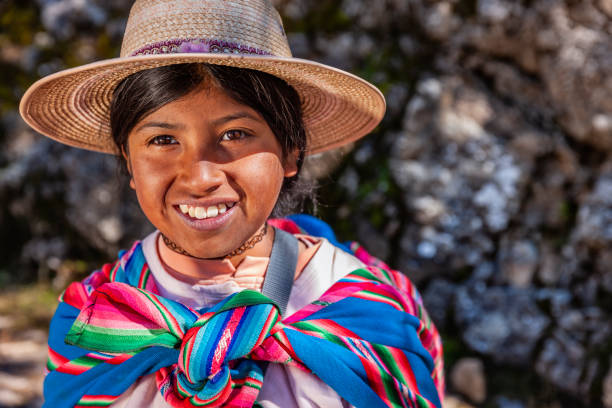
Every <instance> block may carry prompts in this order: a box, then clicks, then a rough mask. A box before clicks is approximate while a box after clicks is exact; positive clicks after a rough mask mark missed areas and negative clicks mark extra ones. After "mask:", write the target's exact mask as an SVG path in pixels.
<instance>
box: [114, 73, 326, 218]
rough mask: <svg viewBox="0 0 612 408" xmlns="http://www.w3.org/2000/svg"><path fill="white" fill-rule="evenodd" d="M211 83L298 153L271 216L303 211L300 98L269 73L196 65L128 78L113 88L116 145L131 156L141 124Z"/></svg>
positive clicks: (307, 190) (305, 185)
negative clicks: (135, 132) (250, 110)
mask: <svg viewBox="0 0 612 408" xmlns="http://www.w3.org/2000/svg"><path fill="white" fill-rule="evenodd" d="M207 81H212V82H213V83H214V84H216V85H218V86H220V87H221V88H222V89H223V90H225V91H226V92H227V93H228V94H229V95H230V96H231V97H232V98H234V99H235V100H236V101H238V102H240V103H243V104H245V105H247V106H249V107H251V108H253V109H254V110H256V111H257V112H258V113H259V114H260V115H261V116H262V117H263V118H264V119H265V121H266V122H267V124H268V126H269V127H270V129H271V130H272V132H273V133H274V135H275V136H276V139H277V140H278V142H279V144H280V145H281V148H282V151H283V154H284V155H285V156H286V155H287V154H288V153H289V152H293V151H294V150H296V149H297V150H298V152H299V155H298V159H297V168H298V172H297V174H296V175H295V176H293V177H290V178H286V179H285V180H284V182H283V186H282V188H281V192H280V195H279V198H278V201H277V203H276V206H275V208H274V211H273V212H272V215H273V216H275V217H278V216H282V215H286V214H287V213H289V212H292V211H301V210H302V209H303V208H302V207H303V202H304V200H305V198H307V197H309V196H310V195H311V194H312V192H313V190H314V186H313V185H312V184H311V183H310V182H308V181H304V180H301V179H300V177H299V174H300V170H301V168H302V164H303V162H304V152H305V151H306V132H305V130H304V122H303V120H302V109H301V103H300V98H299V95H298V94H297V92H296V91H295V89H293V88H292V87H291V86H290V85H288V84H287V83H286V82H285V81H283V80H282V79H280V78H277V77H275V76H273V75H270V74H267V73H265V72H260V71H255V70H251V69H245V68H235V67H227V66H221V65H210V64H200V63H192V64H176V65H168V66H163V67H157V68H152V69H147V70H143V71H139V72H136V73H134V74H132V75H130V76H128V77H127V78H125V79H124V80H123V81H121V82H120V83H119V85H118V86H117V88H115V92H114V94H113V99H112V102H111V106H110V125H111V133H112V136H113V140H114V141H115V144H116V145H117V147H118V148H119V149H120V150H124V151H126V152H127V141H128V135H129V133H130V132H131V130H132V129H133V128H134V126H136V124H137V123H138V121H140V120H141V119H142V118H143V117H145V116H146V115H148V114H149V113H151V112H153V111H155V110H157V109H159V108H161V107H162V106H164V105H166V104H168V103H170V102H172V101H175V100H177V99H179V98H181V97H183V96H185V95H187V94H188V93H190V92H191V91H193V90H195V89H196V88H197V87H198V86H200V85H202V84H203V83H206V82H207ZM120 160H121V161H122V168H123V169H124V170H125V171H127V163H126V162H125V160H123V158H121V159H120Z"/></svg>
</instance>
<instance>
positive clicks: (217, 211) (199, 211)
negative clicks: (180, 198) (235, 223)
mask: <svg viewBox="0 0 612 408" xmlns="http://www.w3.org/2000/svg"><path fill="white" fill-rule="evenodd" d="M235 204H236V203H235V202H232V203H220V204H217V205H210V206H208V207H199V206H192V205H188V204H181V205H179V206H178V207H179V210H181V212H182V213H183V214H185V215H186V216H189V217H190V218H193V219H195V220H204V219H207V218H215V217H218V216H219V215H221V214H224V213H225V212H226V211H227V210H229V209H230V208H232V207H233V206H234V205H235Z"/></svg>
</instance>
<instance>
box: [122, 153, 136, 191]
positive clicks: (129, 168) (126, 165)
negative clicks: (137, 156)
mask: <svg viewBox="0 0 612 408" xmlns="http://www.w3.org/2000/svg"><path fill="white" fill-rule="evenodd" d="M121 155H122V156H123V160H125V167H127V171H128V173H129V174H130V188H131V189H132V190H136V185H135V184H134V176H133V175H132V163H131V162H130V156H129V155H128V154H127V152H126V151H125V148H124V147H123V146H121Z"/></svg>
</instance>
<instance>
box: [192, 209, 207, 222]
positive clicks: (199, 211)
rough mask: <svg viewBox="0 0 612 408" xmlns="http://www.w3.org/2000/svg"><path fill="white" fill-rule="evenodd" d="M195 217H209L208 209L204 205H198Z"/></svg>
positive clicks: (199, 218) (200, 218)
mask: <svg viewBox="0 0 612 408" xmlns="http://www.w3.org/2000/svg"><path fill="white" fill-rule="evenodd" d="M195 217H196V218H197V219H198V220H202V219H204V218H206V217H207V214H206V210H205V209H204V208H203V207H196V209H195Z"/></svg>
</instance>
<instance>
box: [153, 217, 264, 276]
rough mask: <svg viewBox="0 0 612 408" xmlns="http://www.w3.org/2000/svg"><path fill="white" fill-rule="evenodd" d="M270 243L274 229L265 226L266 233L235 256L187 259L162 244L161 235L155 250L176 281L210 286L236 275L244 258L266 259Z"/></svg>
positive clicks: (163, 242) (185, 256)
mask: <svg viewBox="0 0 612 408" xmlns="http://www.w3.org/2000/svg"><path fill="white" fill-rule="evenodd" d="M258 233H259V231H258ZM160 235H161V234H160ZM256 235H257V234H256ZM256 235H254V236H256ZM247 243H248V241H247ZM273 243H274V228H272V227H268V228H267V232H266V233H265V235H263V236H262V237H261V240H257V242H255V243H254V245H252V246H251V245H246V246H243V247H242V248H243V249H244V250H241V251H236V252H239V253H237V254H235V255H233V256H230V257H224V258H212V259H202V258H195V257H192V256H189V254H186V253H180V252H181V251H180V248H179V249H178V250H177V248H173V249H171V248H170V247H171V246H172V244H170V245H168V244H166V243H165V241H164V240H162V238H161V236H160V238H159V239H158V244H157V248H158V252H159V256H160V258H161V260H162V262H163V263H164V264H165V266H166V267H168V269H169V272H171V273H172V275H174V276H175V277H176V278H178V279H180V280H183V281H186V282H201V281H210V282H211V283H215V282H221V281H225V280H227V279H228V278H229V277H232V276H233V275H234V273H235V272H236V268H237V267H238V266H239V265H240V264H241V263H242V262H243V261H244V259H245V258H246V257H247V256H248V257H251V258H268V257H269V256H270V252H271V251H272V245H273ZM169 246H170V247H169ZM252 263H257V262H256V261H255V262H250V263H249V265H250V264H252ZM264 263H265V264H266V265H264V266H263V270H262V275H263V274H264V273H265V267H266V266H267V260H265V262H264Z"/></svg>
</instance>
